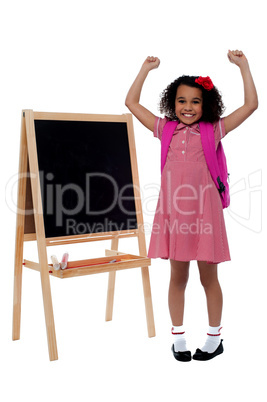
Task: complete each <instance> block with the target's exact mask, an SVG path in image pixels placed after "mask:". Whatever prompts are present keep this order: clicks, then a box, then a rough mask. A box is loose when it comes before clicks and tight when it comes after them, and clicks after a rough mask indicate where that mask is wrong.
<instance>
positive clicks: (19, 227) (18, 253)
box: [12, 115, 28, 341]
mask: <svg viewBox="0 0 267 402" xmlns="http://www.w3.org/2000/svg"><path fill="white" fill-rule="evenodd" d="M27 162H28V153H27V139H26V128H25V119H24V117H23V115H22V118H21V135H20V158H19V177H18V179H19V182H18V201H17V224H16V248H15V272H14V301H13V333H12V339H13V340H14V341H16V340H18V339H20V319H21V288H22V263H23V241H24V222H25V214H24V212H25V202H26V181H27V177H26V176H27Z"/></svg>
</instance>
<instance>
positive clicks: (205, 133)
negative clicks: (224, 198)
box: [199, 121, 225, 194]
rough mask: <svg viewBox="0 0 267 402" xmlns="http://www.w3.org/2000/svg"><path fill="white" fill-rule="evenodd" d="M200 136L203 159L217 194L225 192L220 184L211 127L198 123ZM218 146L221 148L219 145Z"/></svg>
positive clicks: (223, 186)
mask: <svg viewBox="0 0 267 402" xmlns="http://www.w3.org/2000/svg"><path fill="white" fill-rule="evenodd" d="M199 128H200V135H201V142H202V147H203V151H204V155H205V159H206V162H207V165H208V168H209V171H210V174H211V177H212V179H213V181H214V183H215V185H216V187H217V189H218V190H219V193H220V194H221V193H222V192H224V191H225V185H224V184H223V182H222V178H221V173H220V168H219V165H218V159H217V155H216V146H215V138H214V130H213V125H212V124H211V123H207V122H204V121H201V122H199ZM218 146H222V145H221V143H219V145H218Z"/></svg>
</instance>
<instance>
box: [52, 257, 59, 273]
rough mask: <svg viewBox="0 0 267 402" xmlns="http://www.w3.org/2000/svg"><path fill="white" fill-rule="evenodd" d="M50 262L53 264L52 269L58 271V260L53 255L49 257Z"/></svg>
mask: <svg viewBox="0 0 267 402" xmlns="http://www.w3.org/2000/svg"><path fill="white" fill-rule="evenodd" d="M51 260H52V263H53V268H54V270H55V271H58V270H59V269H60V263H59V262H58V259H57V257H56V256H55V255H51Z"/></svg>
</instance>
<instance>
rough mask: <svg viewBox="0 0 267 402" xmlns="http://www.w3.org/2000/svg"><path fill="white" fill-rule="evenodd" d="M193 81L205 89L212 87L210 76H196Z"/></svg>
mask: <svg viewBox="0 0 267 402" xmlns="http://www.w3.org/2000/svg"><path fill="white" fill-rule="evenodd" d="M195 82H196V83H197V84H199V85H202V86H203V88H205V89H206V90H207V91H210V90H211V89H212V88H213V87H214V85H213V82H212V81H211V79H210V77H198V78H196V79H195Z"/></svg>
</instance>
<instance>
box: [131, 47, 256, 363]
mask: <svg viewBox="0 0 267 402" xmlns="http://www.w3.org/2000/svg"><path fill="white" fill-rule="evenodd" d="M228 59H229V61H230V62H231V63H234V64H236V65H237V66H238V67H239V68H240V72H241V75H242V79H243V83H244V95H245V99H244V104H243V106H241V107H240V108H239V109H237V110H235V111H234V112H233V113H231V114H230V115H229V116H227V117H224V118H223V119H221V118H220V116H221V115H222V113H223V111H224V105H223V102H222V99H221V96H220V94H219V92H218V90H217V89H216V87H215V86H214V85H213V83H212V81H211V79H210V78H209V77H204V78H203V77H190V76H182V77H180V78H178V79H176V80H175V81H174V82H172V83H171V84H170V85H169V86H168V87H167V88H166V89H165V90H164V91H163V93H162V94H161V101H160V112H161V113H164V114H165V118H163V119H161V118H159V117H156V116H155V115H154V114H153V113H151V112H150V111H149V110H147V109H146V108H145V107H144V106H142V105H141V104H140V103H139V100H140V95H141V90H142V87H143V84H144V81H145V79H146V77H147V75H148V73H149V71H151V70H153V69H155V68H157V67H158V66H159V64H160V60H159V59H158V58H157V57H148V58H147V59H146V60H145V62H144V63H143V65H142V67H141V70H140V72H139V74H138V75H137V77H136V79H135V81H134V83H133V84H132V86H131V88H130V90H129V92H128V94H127V97H126V101H125V104H126V106H127V107H128V108H129V109H130V111H131V112H132V113H133V114H134V115H135V117H136V118H137V119H138V120H140V122H141V123H142V124H143V125H144V126H145V127H147V128H148V129H149V130H151V131H153V132H154V136H155V137H157V138H159V139H160V140H161V136H162V131H163V128H164V125H165V124H166V122H167V121H168V120H177V127H176V129H175V131H174V134H173V136H172V140H171V143H170V147H169V150H168V155H167V160H166V163H165V166H164V169H163V171H162V177H161V189H160V194H159V200H158V205H157V209H156V213H155V217H154V223H153V229H152V234H151V239H150V246H149V251H148V256H149V257H151V258H164V259H167V258H168V259H170V265H171V279H170V286H169V310H170V316H171V320H172V325H173V327H172V334H173V345H172V351H173V354H174V357H175V358H176V360H179V361H190V360H191V352H190V351H188V350H187V347H186V340H185V336H184V333H185V332H184V328H183V317H184V293H185V288H186V285H187V281H188V277H189V265H190V261H191V260H197V264H198V268H199V274H200V281H201V284H202V285H203V287H204V290H205V293H206V298H207V308H208V317H209V329H208V334H207V335H208V336H207V341H206V343H205V345H204V346H203V347H202V348H201V349H197V350H196V352H195V354H194V355H193V359H195V360H209V359H212V358H213V357H215V356H217V355H219V354H221V353H223V345H222V340H220V329H221V315H222V291H221V287H220V284H219V281H218V277H217V264H218V263H220V262H223V261H229V260H230V254H229V248H228V242H227V235H226V230H225V224H224V217H223V210H222V204H221V200H220V196H219V192H218V190H217V188H216V186H215V184H214V182H213V180H212V177H211V175H210V172H209V170H208V167H207V164H206V161H205V156H204V153H203V148H202V144H201V138H200V131H199V125H198V122H199V121H201V120H202V121H206V122H210V123H212V124H213V129H214V136H215V143H216V147H217V146H218V143H219V141H220V140H221V138H223V137H224V136H225V135H226V134H228V133H229V132H230V131H232V130H234V129H235V128H236V127H238V126H239V125H240V124H241V123H243V121H245V120H246V119H247V118H248V117H249V116H250V115H251V114H252V113H253V112H254V111H255V110H256V109H257V107H258V99H257V92H256V88H255V86H254V82H253V78H252V75H251V72H250V69H249V65H248V61H247V59H246V57H245V55H244V54H243V52H242V51H238V50H236V51H230V50H229V52H228Z"/></svg>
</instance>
